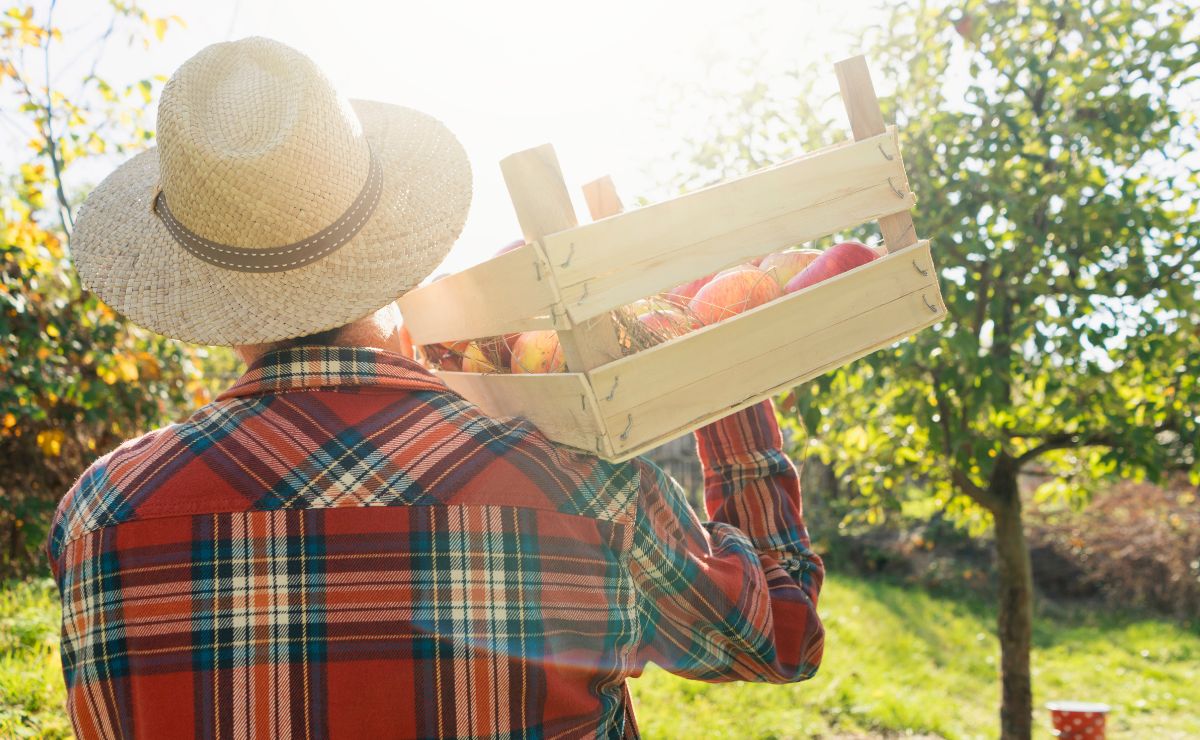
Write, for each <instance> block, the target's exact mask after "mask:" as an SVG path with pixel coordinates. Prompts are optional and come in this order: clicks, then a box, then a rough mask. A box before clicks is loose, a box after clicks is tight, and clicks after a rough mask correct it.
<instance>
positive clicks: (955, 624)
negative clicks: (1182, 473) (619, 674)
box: [632, 576, 1200, 740]
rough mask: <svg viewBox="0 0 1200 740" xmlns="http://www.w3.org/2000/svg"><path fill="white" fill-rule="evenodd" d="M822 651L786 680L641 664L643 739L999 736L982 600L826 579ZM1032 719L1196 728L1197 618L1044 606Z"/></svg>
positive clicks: (993, 657)
mask: <svg viewBox="0 0 1200 740" xmlns="http://www.w3.org/2000/svg"><path fill="white" fill-rule="evenodd" d="M821 613H822V615H823V617H824V620H825V625H826V642H825V660H824V663H823V664H822V666H821V670H820V672H819V673H818V674H817V676H816V677H815V678H813V679H812V680H811V681H807V682H805V683H800V684H794V685H791V686H763V685H755V684H725V685H706V684H700V683H694V682H689V681H683V680H681V679H677V678H675V677H674V676H671V675H669V674H667V673H666V672H664V671H661V670H656V669H651V670H648V671H647V672H646V674H645V675H644V676H643V677H642V678H640V679H638V680H637V681H635V682H633V685H632V689H633V695H634V699H635V701H636V702H637V708H638V720H639V724H640V726H641V728H642V731H643V733H644V734H645V735H646V736H647V737H652V738H667V737H671V738H674V737H724V738H807V737H813V736H833V737H840V736H856V735H867V736H876V735H908V734H913V735H918V736H920V735H933V736H944V737H948V738H967V737H995V736H996V735H997V730H996V727H997V724H998V721H997V709H996V707H997V701H998V698H999V687H998V678H997V668H996V662H997V659H998V655H999V652H998V651H999V648H998V644H997V641H996V637H995V617H994V614H993V613H992V611H991V610H990V608H989V607H988V606H987V604H986V601H984V600H982V599H980V598H978V597H948V596H931V595H929V594H928V593H926V592H924V591H921V590H918V589H914V588H908V587H903V586H897V585H892V584H888V583H880V582H876V581H867V580H860V579H855V578H845V577H841V578H839V577H837V576H834V577H833V578H832V579H831V580H830V581H829V582H828V583H827V585H826V587H825V590H824V592H823V594H822V597H821ZM1034 641H1035V648H1034V656H1033V666H1034V668H1033V670H1034V702H1035V705H1036V706H1037V707H1038V709H1037V712H1036V714H1035V725H1036V726H1037V728H1038V732H1039V734H1040V735H1041V736H1042V737H1048V736H1049V712H1047V711H1046V710H1045V709H1043V708H1042V706H1043V705H1044V704H1045V703H1046V702H1047V701H1051V700H1054V699H1068V698H1070V699H1081V700H1091V701H1103V702H1106V703H1108V704H1110V705H1112V707H1113V713H1112V714H1111V715H1110V718H1109V729H1110V733H1109V735H1110V737H1128V738H1147V737H1155V738H1157V739H1159V740H1161V739H1163V738H1185V737H1187V738H1197V737H1200V625H1197V624H1192V625H1190V626H1186V627H1184V626H1179V625H1176V624H1172V623H1169V622H1163V621H1159V620H1155V619H1146V618H1138V617H1131V616H1121V615H1114V614H1112V613H1111V612H1109V611H1091V610H1084V609H1080V608H1043V609H1041V610H1040V612H1039V615H1038V624H1037V627H1036V628H1035V635H1034Z"/></svg>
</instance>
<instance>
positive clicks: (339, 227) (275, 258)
mask: <svg viewBox="0 0 1200 740" xmlns="http://www.w3.org/2000/svg"><path fill="white" fill-rule="evenodd" d="M370 157H371V165H370V169H369V170H368V172H367V182H366V184H364V185H363V189H362V192H360V193H359V194H358V197H357V198H355V199H354V202H353V203H351V204H350V208H348V209H347V210H346V212H345V213H343V214H342V215H341V216H340V217H339V218H338V220H337V221H334V222H333V223H332V224H330V225H329V226H327V227H325V228H324V229H322V230H321V231H319V232H317V233H316V234H314V235H312V236H310V237H308V238H307V239H305V240H303V241H299V242H296V243H294V244H287V245H284V246H282V247H267V248H265V249H245V248H241V247H230V246H227V245H225V244H220V243H218V242H214V241H211V240H209V239H205V238H204V237H202V236H200V235H199V234H197V233H195V232H193V231H191V230H190V229H188V228H187V227H186V226H184V225H183V224H182V223H180V222H179V220H178V219H177V218H175V215H174V214H173V213H171V209H170V208H169V207H168V206H167V197H166V194H165V193H163V192H162V191H159V193H158V195H157V196H156V197H155V199H154V210H155V212H156V213H158V216H159V218H161V219H162V222H163V225H165V226H166V227H167V231H169V232H170V233H171V236H172V237H174V238H175V241H177V242H179V246H181V247H183V248H184V249H186V250H187V251H188V252H189V253H191V254H192V255H193V256H195V257H198V258H199V259H202V260H204V261H205V262H208V263H209V264H213V265H216V266H217V267H223V268H225V269H227V270H236V271H238V272H283V271H285V270H294V269H296V268H298V267H303V266H304V265H307V264H309V263H310V262H314V261H316V260H319V259H321V258H322V257H324V256H325V255H327V254H330V253H331V252H334V251H335V250H337V249H338V248H339V247H341V246H342V245H343V244H345V243H346V242H348V241H350V240H351V239H352V238H353V237H354V235H355V234H357V233H358V232H359V231H360V230H361V229H362V227H363V225H364V224H366V223H367V220H368V219H370V218H371V214H373V213H374V212H375V207H376V206H378V205H379V199H380V196H382V195H383V166H382V165H381V164H380V162H379V159H378V158H377V157H376V156H375V153H374V152H370Z"/></svg>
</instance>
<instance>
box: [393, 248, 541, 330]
mask: <svg viewBox="0 0 1200 740" xmlns="http://www.w3.org/2000/svg"><path fill="white" fill-rule="evenodd" d="M549 269H550V266H549V263H548V262H546V259H545V257H544V256H543V255H542V254H541V250H540V248H539V247H537V246H536V245H532V244H526V245H525V246H523V247H518V248H517V249H514V250H512V251H511V252H506V253H504V254H501V255H499V256H496V257H493V258H491V259H490V260H488V261H487V262H484V263H482V264H479V265H475V266H474V267H469V268H467V269H466V270H463V271H462V272H456V273H454V274H453V275H448V276H446V277H444V278H442V279H441V280H438V281H437V282H435V283H430V284H429V285H425V286H423V287H420V288H417V289H415V290H411V291H409V292H408V293H406V294H405V295H403V296H401V298H400V300H399V304H400V312H401V313H402V314H404V323H405V325H406V326H407V327H408V331H409V333H410V334H411V335H412V338H413V341H414V342H415V343H417V344H432V343H434V342H448V341H453V340H457V339H475V338H477V337H491V336H497V335H500V334H507V333H508V332H514V331H527V330H529V329H553V328H555V323H554V321H552V320H551V309H552V308H553V307H554V306H555V305H556V302H557V294H556V292H555V291H554V287H553V285H551V283H550V279H549V276H550V273H549ZM539 278H540V279H539ZM561 322H562V320H561V319H560V323H561Z"/></svg>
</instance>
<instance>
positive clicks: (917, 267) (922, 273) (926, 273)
mask: <svg viewBox="0 0 1200 740" xmlns="http://www.w3.org/2000/svg"><path fill="white" fill-rule="evenodd" d="M912 263H913V267H915V268H916V270H917V272H919V273H921V275H922V277H924V276H927V275H929V270H923V269H921V266H920V265H918V264H917V261H916V260H913V261H912Z"/></svg>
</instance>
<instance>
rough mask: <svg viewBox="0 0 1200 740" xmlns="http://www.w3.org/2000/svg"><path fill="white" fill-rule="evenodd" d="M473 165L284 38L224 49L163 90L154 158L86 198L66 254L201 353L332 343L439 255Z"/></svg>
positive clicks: (446, 136)
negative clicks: (352, 91)
mask: <svg viewBox="0 0 1200 740" xmlns="http://www.w3.org/2000/svg"><path fill="white" fill-rule="evenodd" d="M470 201H471V169H470V164H469V163H468V161H467V157H466V154H465V152H464V151H463V149H462V146H461V145H460V144H459V143H458V140H457V139H455V138H454V135H453V134H452V133H450V131H449V130H448V129H447V128H446V127H445V126H443V125H442V124H441V123H439V122H438V121H437V120H435V119H433V118H431V117H429V116H427V115H425V114H423V113H420V112H417V111H414V110H410V109H408V108H402V107H400V106H396V105H388V104H386V103H376V102H368V101H361V100H354V101H347V100H345V99H344V98H342V97H341V96H339V95H338V94H337V93H336V92H335V91H334V90H333V87H332V86H331V85H330V83H329V80H328V79H327V78H326V77H325V76H324V74H322V72H321V71H320V70H319V69H318V68H317V67H316V65H315V64H314V63H313V62H312V60H310V59H309V58H308V57H306V56H304V55H303V54H301V53H300V52H298V51H296V50H295V49H292V48H290V47H288V46H285V45H283V44H281V43H278V42H276V41H271V40H269V39H263V38H250V39H244V40H242V41H235V42H230V43H222V44H214V45H213V46H209V47H208V48H206V49H204V50H203V51H201V52H200V53H199V54H197V55H196V56H194V57H192V58H191V59H190V60H188V61H187V62H185V63H184V64H183V66H181V67H180V68H179V69H178V70H177V71H176V72H175V75H174V76H173V77H172V78H171V80H170V81H169V82H168V83H167V85H166V87H165V88H164V89H163V93H162V99H161V101H160V102H159V106H158V147H157V148H156V149H151V150H149V151H146V152H143V153H141V154H139V155H137V156H135V157H134V158H133V159H131V160H130V161H129V162H126V163H125V164H124V165H122V166H121V167H120V168H118V169H117V170H116V171H115V172H113V173H112V174H111V175H109V176H108V177H107V178H106V179H105V180H104V182H102V183H100V185H99V186H98V187H97V188H96V189H95V190H93V191H92V193H91V195H90V196H89V197H88V199H87V202H86V203H84V205H83V208H82V210H81V211H80V214H79V219H78V223H77V225H76V228H75V233H74V235H73V236H72V240H71V250H72V254H73V258H74V261H75V266H76V268H77V269H78V270H79V275H80V277H81V279H82V281H83V283H84V285H86V286H87V287H88V288H89V289H91V290H93V291H95V292H96V293H97V294H99V296H100V297H101V298H103V299H104V300H105V301H106V302H107V303H108V304H109V305H111V306H112V307H113V308H115V309H117V310H118V311H120V312H121V313H123V314H125V315H126V316H128V317H129V318H130V319H132V320H133V321H135V322H137V323H139V324H141V325H143V326H145V327H148V328H150V329H153V330H154V331H157V332H159V333H161V334H165V335H167V336H170V337H175V338H177V339H184V340H187V341H191V342H198V343H202V344H225V345H233V344H257V343H260V342H271V341H277V340H281V339H288V338H291V337H298V336H303V335H305V334H311V333H313V332H318V331H324V330H326V329H332V328H334V327H337V326H341V325H343V324H347V323H349V322H351V321H354V320H355V319H359V318H362V317H363V316H366V315H367V314H370V313H371V312H373V311H376V310H378V309H379V308H381V307H383V306H385V305H387V304H388V303H389V302H391V301H393V300H395V299H396V298H397V297H399V296H400V295H401V294H403V293H404V292H406V291H407V290H409V289H410V288H412V287H414V286H416V285H417V284H418V283H419V282H420V281H421V280H422V279H423V278H425V277H426V276H427V275H428V274H429V273H430V272H432V271H433V269H434V268H435V267H436V266H437V265H438V263H439V262H441V261H442V259H443V258H444V257H445V256H446V253H447V252H448V251H449V250H450V246H451V245H452V244H453V243H454V240H455V239H456V238H457V237H458V234H459V232H460V231H461V230H462V226H463V222H464V221H465V220H466V215H467V209H468V207H469V206H470Z"/></svg>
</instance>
